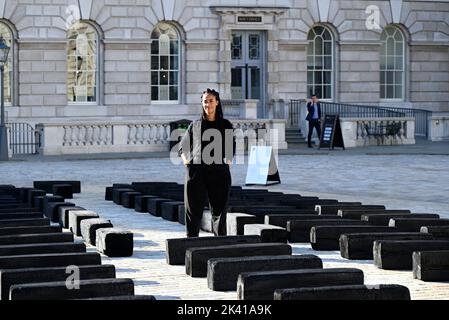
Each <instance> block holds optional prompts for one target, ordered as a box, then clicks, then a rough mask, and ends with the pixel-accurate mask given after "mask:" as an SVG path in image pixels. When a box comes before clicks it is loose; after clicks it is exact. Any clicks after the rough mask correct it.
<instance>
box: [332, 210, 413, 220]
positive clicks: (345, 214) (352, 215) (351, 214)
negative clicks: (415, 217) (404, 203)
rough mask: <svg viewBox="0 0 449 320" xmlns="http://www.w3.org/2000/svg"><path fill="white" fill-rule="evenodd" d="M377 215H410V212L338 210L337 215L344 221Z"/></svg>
mask: <svg viewBox="0 0 449 320" xmlns="http://www.w3.org/2000/svg"><path fill="white" fill-rule="evenodd" d="M368 214H369V215H377V214H403V215H406V214H410V210H377V209H372V210H359V209H344V210H342V209H340V210H338V212H337V215H338V216H340V217H342V218H344V219H354V220H361V219H362V216H364V215H368Z"/></svg>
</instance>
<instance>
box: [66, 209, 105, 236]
mask: <svg viewBox="0 0 449 320" xmlns="http://www.w3.org/2000/svg"><path fill="white" fill-rule="evenodd" d="M96 218H99V217H98V214H97V213H96V212H93V211H89V210H85V211H69V230H70V231H72V232H73V234H75V235H76V236H78V237H81V221H83V220H85V219H96Z"/></svg>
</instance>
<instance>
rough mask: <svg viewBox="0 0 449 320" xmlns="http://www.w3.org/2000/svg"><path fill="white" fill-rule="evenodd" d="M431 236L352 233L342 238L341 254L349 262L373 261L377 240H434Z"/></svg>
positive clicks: (394, 233) (412, 233)
mask: <svg viewBox="0 0 449 320" xmlns="http://www.w3.org/2000/svg"><path fill="white" fill-rule="evenodd" d="M432 239H433V237H432V236H431V235H430V234H424V233H419V232H397V233H396V232H393V233H391V232H389V233H379V232H375V233H350V234H342V235H341V236H340V253H341V256H342V257H343V258H346V259H349V260H373V245H374V241H376V240H432Z"/></svg>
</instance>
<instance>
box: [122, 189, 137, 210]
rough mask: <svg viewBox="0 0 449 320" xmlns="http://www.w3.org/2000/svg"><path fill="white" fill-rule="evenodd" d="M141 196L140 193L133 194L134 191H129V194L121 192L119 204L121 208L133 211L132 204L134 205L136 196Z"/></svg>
mask: <svg viewBox="0 0 449 320" xmlns="http://www.w3.org/2000/svg"><path fill="white" fill-rule="evenodd" d="M138 195H141V193H140V192H135V191H131V192H123V193H122V194H121V203H122V206H124V207H125V208H128V209H134V203H135V201H134V200H135V198H136V196H138Z"/></svg>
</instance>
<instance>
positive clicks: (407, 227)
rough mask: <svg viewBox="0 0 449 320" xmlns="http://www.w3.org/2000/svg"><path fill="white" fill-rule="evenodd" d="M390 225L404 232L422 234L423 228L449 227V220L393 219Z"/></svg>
mask: <svg viewBox="0 0 449 320" xmlns="http://www.w3.org/2000/svg"><path fill="white" fill-rule="evenodd" d="M388 225H389V226H390V227H396V228H398V230H401V231H403V232H420V231H421V227H428V226H449V219H423V218H414V219H411V218H392V219H390V222H389V224H388Z"/></svg>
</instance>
